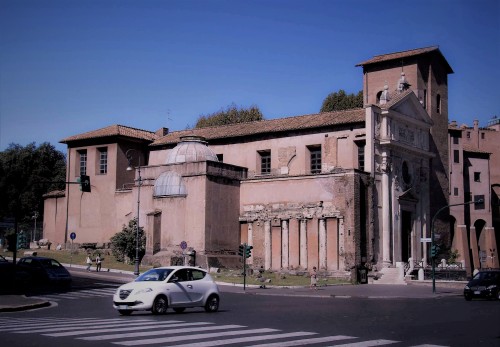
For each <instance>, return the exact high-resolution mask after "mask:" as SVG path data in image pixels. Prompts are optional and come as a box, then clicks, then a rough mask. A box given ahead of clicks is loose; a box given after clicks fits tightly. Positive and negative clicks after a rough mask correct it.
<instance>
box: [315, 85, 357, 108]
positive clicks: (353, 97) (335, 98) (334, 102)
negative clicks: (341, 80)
mask: <svg viewBox="0 0 500 347" xmlns="http://www.w3.org/2000/svg"><path fill="white" fill-rule="evenodd" d="M359 107H363V91H361V90H360V91H359V92H358V94H346V92H345V91H344V90H343V89H340V90H339V91H338V92H334V93H330V94H328V96H327V97H326V98H325V100H323V105H322V106H321V110H320V112H330V111H340V110H348V109H352V108H359Z"/></svg>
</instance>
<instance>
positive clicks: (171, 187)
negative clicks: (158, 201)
mask: <svg viewBox="0 0 500 347" xmlns="http://www.w3.org/2000/svg"><path fill="white" fill-rule="evenodd" d="M176 195H187V191H186V186H185V185H184V182H183V180H182V177H181V175H179V174H178V173H177V172H173V171H167V172H164V173H162V174H161V175H160V176H158V178H157V179H156V181H155V186H154V190H153V197H160V196H176Z"/></svg>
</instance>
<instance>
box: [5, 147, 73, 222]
mask: <svg viewBox="0 0 500 347" xmlns="http://www.w3.org/2000/svg"><path fill="white" fill-rule="evenodd" d="M65 177H66V158H65V155H64V154H63V153H62V152H60V151H57V150H56V149H55V147H54V146H52V145H51V144H49V143H48V142H45V143H42V144H41V145H40V146H38V147H37V146H36V145H35V143H31V144H29V145H27V146H25V147H23V146H21V145H17V144H10V145H9V147H8V148H7V149H6V150H5V151H3V152H0V196H1V199H0V219H3V218H14V219H15V221H16V223H21V225H22V224H27V225H31V223H32V217H33V215H34V213H35V212H37V213H38V216H43V194H46V193H47V192H49V191H52V190H56V189H64V188H65V183H64V182H65V181H66V178H65ZM52 182H59V183H52Z"/></svg>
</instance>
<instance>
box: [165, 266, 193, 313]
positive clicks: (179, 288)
mask: <svg viewBox="0 0 500 347" xmlns="http://www.w3.org/2000/svg"><path fill="white" fill-rule="evenodd" d="M188 278H189V277H188V271H187V269H179V270H177V271H176V272H174V273H173V274H172V276H171V277H170V279H169V280H168V284H169V285H168V291H169V295H170V305H172V306H183V305H185V306H190V304H191V298H190V293H189V290H188V289H189V281H188Z"/></svg>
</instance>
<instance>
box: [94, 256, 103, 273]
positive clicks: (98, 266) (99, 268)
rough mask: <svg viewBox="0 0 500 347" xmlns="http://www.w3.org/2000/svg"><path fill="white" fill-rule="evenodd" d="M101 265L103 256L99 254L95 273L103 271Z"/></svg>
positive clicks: (96, 259) (96, 258)
mask: <svg viewBox="0 0 500 347" xmlns="http://www.w3.org/2000/svg"><path fill="white" fill-rule="evenodd" d="M101 263H102V259H101V255H100V254H99V253H97V257H95V271H96V272H99V271H101Z"/></svg>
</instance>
